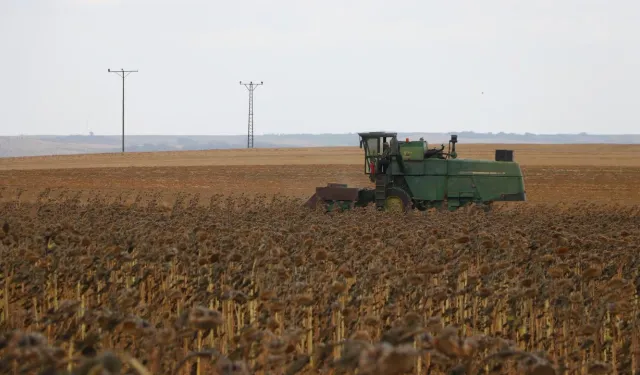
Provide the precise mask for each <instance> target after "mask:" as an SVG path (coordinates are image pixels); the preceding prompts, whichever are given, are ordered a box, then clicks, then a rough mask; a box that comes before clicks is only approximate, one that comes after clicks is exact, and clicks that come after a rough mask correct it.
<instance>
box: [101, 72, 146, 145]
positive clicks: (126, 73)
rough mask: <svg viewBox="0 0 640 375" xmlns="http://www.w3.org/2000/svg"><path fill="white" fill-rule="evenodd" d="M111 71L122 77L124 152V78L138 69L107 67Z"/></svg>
mask: <svg viewBox="0 0 640 375" xmlns="http://www.w3.org/2000/svg"><path fill="white" fill-rule="evenodd" d="M107 72H109V73H115V74H117V75H119V76H120V77H122V152H124V79H125V78H126V77H127V76H128V75H129V74H131V73H137V72H138V71H137V70H124V69H120V70H111V69H107Z"/></svg>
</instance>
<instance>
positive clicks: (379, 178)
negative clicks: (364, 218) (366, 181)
mask: <svg viewBox="0 0 640 375" xmlns="http://www.w3.org/2000/svg"><path fill="white" fill-rule="evenodd" d="M386 197H387V175H386V174H384V173H380V174H377V175H376V208H378V209H382V208H384V201H385V198H386Z"/></svg>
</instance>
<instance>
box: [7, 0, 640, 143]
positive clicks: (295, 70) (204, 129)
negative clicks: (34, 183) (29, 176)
mask: <svg viewBox="0 0 640 375" xmlns="http://www.w3.org/2000/svg"><path fill="white" fill-rule="evenodd" d="M639 19H640V1H637V0H635V1H633V0H602V1H595V0H554V1H551V0H534V1H519V0H482V1H478V0H474V1H462V0H447V1H427V0H415V1H409V0H406V1H405V0H393V1H391V0H387V1H380V0H323V1H303V0H270V1H268V0H265V1H257V0H252V1H245V0H232V1H229V0H228V1H214V0H209V1H205V0H202V1H195V0H181V1H166V0H153V1H152V0H0V48H1V54H0V57H1V58H0V70H1V74H2V80H1V81H0V134H2V135H15V134H87V133H88V131H89V129H90V130H91V131H93V132H94V133H96V134H120V132H121V103H122V96H121V95H122V86H121V85H122V81H121V79H120V78H119V77H118V76H117V75H115V74H113V73H107V69H108V68H111V69H120V68H124V69H138V70H139V73H134V74H131V75H130V76H129V77H128V78H127V80H126V103H125V105H126V128H127V129H126V132H127V134H246V131H247V129H246V128H247V109H248V93H247V90H246V89H245V88H244V87H243V86H240V84H239V81H240V80H243V81H250V80H253V81H264V86H260V87H259V88H257V89H256V91H255V133H256V134H264V133H322V132H355V131H369V130H380V129H385V130H391V131H463V130H472V131H477V132H486V131H492V132H500V131H504V132H515V133H524V132H532V133H563V132H565V133H577V132H587V133H594V134H604V133H609V134H618V133H640V126H639V125H640V113H639V109H640V102H639V99H640V96H639V95H638V90H637V89H638V87H639V85H638V84H639V83H640V82H639V81H640V44H639V43H638V42H639V41H640V25H639V24H638V20H639Z"/></svg>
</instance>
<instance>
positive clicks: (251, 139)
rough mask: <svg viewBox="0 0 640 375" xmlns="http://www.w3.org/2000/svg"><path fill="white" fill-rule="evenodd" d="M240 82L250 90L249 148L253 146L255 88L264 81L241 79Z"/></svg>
mask: <svg viewBox="0 0 640 375" xmlns="http://www.w3.org/2000/svg"><path fill="white" fill-rule="evenodd" d="M240 84H241V85H244V87H246V88H247V90H249V125H248V129H247V148H253V90H255V89H256V87H258V86H261V85H262V84H263V82H262V81H261V82H260V83H253V81H251V82H249V83H242V81H240Z"/></svg>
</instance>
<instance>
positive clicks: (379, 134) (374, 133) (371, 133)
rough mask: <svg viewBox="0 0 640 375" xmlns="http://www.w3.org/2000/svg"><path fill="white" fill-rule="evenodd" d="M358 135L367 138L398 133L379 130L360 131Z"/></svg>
mask: <svg viewBox="0 0 640 375" xmlns="http://www.w3.org/2000/svg"><path fill="white" fill-rule="evenodd" d="M358 135H359V136H360V137H362V138H367V137H397V136H398V133H392V132H384V131H379V132H365V133H358Z"/></svg>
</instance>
